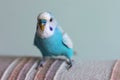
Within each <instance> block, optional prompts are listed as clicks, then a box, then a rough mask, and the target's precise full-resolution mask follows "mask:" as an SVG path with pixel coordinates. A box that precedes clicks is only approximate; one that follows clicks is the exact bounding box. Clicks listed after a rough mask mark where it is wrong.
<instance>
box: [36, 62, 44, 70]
mask: <svg viewBox="0 0 120 80" xmlns="http://www.w3.org/2000/svg"><path fill="white" fill-rule="evenodd" d="M44 62H45V60H39V61H38V65H37V67H36V69H39V68H40V67H43V65H44Z"/></svg>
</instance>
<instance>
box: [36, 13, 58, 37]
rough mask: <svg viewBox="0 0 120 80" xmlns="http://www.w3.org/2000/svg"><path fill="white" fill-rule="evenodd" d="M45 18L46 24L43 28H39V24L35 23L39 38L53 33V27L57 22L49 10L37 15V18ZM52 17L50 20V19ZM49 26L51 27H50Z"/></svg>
mask: <svg viewBox="0 0 120 80" xmlns="http://www.w3.org/2000/svg"><path fill="white" fill-rule="evenodd" d="M42 19H44V20H46V24H45V26H44V30H43V31H42V30H41V29H40V26H39V24H37V26H38V28H37V33H38V35H39V36H40V37H41V38H48V37H51V36H52V35H53V34H54V31H55V28H56V26H57V22H56V20H55V18H54V17H53V16H52V15H51V14H50V13H49V12H43V13H40V14H39V15H38V20H42ZM50 19H52V21H50ZM50 28H51V29H50Z"/></svg>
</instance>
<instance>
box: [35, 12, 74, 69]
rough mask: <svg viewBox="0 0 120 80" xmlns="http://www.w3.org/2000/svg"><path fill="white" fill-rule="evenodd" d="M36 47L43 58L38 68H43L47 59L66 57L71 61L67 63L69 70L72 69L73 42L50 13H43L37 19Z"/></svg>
mask: <svg viewBox="0 0 120 80" xmlns="http://www.w3.org/2000/svg"><path fill="white" fill-rule="evenodd" d="M34 45H35V46H36V47H37V48H38V49H39V50H40V51H41V53H42V56H43V58H42V61H40V62H39V64H38V66H43V64H44V61H45V58H46V57H50V56H65V57H66V58H67V59H68V60H69V61H68V62H67V63H68V66H69V68H70V67H72V60H71V58H72V56H73V44H72V41H71V39H70V38H69V36H68V35H67V33H65V32H64V31H63V30H62V28H61V27H60V26H59V25H58V23H57V21H56V19H55V18H54V16H53V15H52V14H51V13H49V12H42V13H40V14H39V15H38V17H37V28H36V33H35V38H34Z"/></svg>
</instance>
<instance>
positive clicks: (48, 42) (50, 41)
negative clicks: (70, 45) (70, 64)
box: [40, 30, 63, 55]
mask: <svg viewBox="0 0 120 80" xmlns="http://www.w3.org/2000/svg"><path fill="white" fill-rule="evenodd" d="M40 45H41V47H42V48H43V49H44V51H45V53H47V54H51V55H53V54H54V55H55V54H59V53H61V50H62V48H63V44H62V33H61V32H60V31H58V30H56V31H55V33H54V35H52V36H51V37H49V38H46V39H40Z"/></svg>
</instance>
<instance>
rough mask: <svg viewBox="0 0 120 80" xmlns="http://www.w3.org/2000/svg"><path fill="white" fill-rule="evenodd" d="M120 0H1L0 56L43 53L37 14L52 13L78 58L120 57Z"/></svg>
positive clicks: (37, 54) (38, 54)
mask: <svg viewBox="0 0 120 80" xmlns="http://www.w3.org/2000/svg"><path fill="white" fill-rule="evenodd" d="M119 3H120V0H54V1H53V0H43V1H42V0H0V55H5V56H6V55H7V56H16V55H17V56H18V55H19V56H23V55H25V56H40V55H41V54H40V52H39V50H38V49H37V48H36V47H34V46H33V38H34V33H35V29H36V21H37V20H36V19H37V15H38V14H39V13H40V12H43V11H50V12H52V13H53V14H54V15H55V17H56V18H57V20H58V22H59V24H60V25H61V26H62V28H63V29H64V30H65V31H66V32H68V34H69V35H70V36H71V38H72V40H73V43H74V48H75V50H76V52H77V55H76V56H75V58H77V59H116V58H120V5H119Z"/></svg>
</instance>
